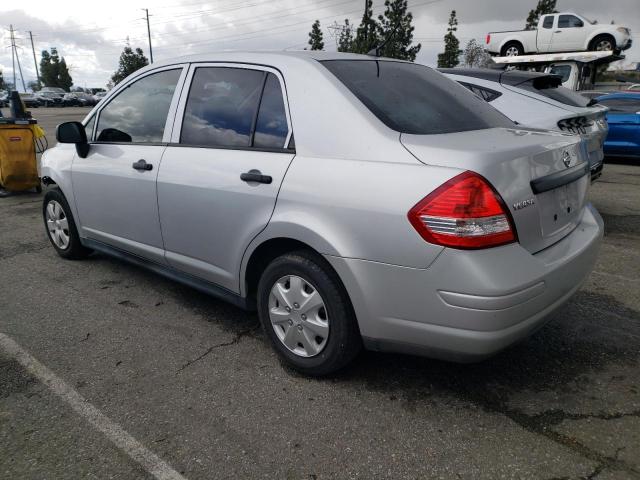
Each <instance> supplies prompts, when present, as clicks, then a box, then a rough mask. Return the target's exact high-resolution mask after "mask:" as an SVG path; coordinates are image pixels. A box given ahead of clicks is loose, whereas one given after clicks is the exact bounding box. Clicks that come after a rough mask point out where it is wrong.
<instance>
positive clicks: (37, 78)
mask: <svg viewBox="0 0 640 480" xmlns="http://www.w3.org/2000/svg"><path fill="white" fill-rule="evenodd" d="M29 39H30V40H31V51H32V52H33V64H34V65H35V67H36V81H37V82H38V88H39V87H40V72H38V60H36V49H35V47H34V46H33V34H32V33H31V31H29Z"/></svg>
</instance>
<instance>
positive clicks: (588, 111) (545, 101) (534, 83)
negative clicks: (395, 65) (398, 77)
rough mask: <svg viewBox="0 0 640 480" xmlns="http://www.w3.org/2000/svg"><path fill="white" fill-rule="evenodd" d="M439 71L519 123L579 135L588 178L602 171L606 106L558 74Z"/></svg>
mask: <svg viewBox="0 0 640 480" xmlns="http://www.w3.org/2000/svg"><path fill="white" fill-rule="evenodd" d="M440 71H441V72H443V73H445V74H446V75H447V76H448V77H449V78H451V79H452V80H455V81H457V82H458V83H460V84H461V85H463V86H465V87H467V88H468V89H469V90H471V91H472V92H474V93H475V94H477V95H478V96H479V97H481V98H483V99H484V100H486V101H487V102H489V103H491V105H492V106H494V107H495V108H497V109H498V110H500V112H502V113H503V114H505V115H506V116H507V117H509V118H510V119H511V120H513V121H514V122H517V123H518V124H520V125H526V126H528V127H535V128H544V129H549V130H559V131H562V132H566V133H572V134H576V135H580V136H581V137H582V138H583V139H584V140H585V143H586V145H587V150H588V152H589V163H590V165H591V176H592V179H593V180H595V179H596V178H597V177H599V176H600V174H601V173H602V166H603V159H604V152H603V144H604V140H605V138H606V137H607V132H608V127H607V122H606V118H605V115H606V108H603V107H602V106H600V105H597V104H594V103H595V102H593V101H590V100H588V99H586V98H585V97H583V96H581V95H579V94H578V93H576V92H573V91H571V90H568V89H566V88H564V87H563V86H562V85H561V79H560V78H559V77H558V76H556V75H549V74H544V73H535V72H524V71H521V70H506V71H505V70H489V69H465V68H456V69H451V68H450V69H441V70H440Z"/></svg>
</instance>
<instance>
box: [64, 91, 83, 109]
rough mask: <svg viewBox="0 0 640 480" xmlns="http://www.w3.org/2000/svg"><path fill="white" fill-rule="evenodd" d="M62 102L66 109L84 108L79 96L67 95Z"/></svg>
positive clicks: (75, 94) (74, 94)
mask: <svg viewBox="0 0 640 480" xmlns="http://www.w3.org/2000/svg"><path fill="white" fill-rule="evenodd" d="M62 101H63V103H64V106H65V107H81V106H83V103H84V102H83V101H81V100H80V98H79V97H78V94H77V93H75V92H73V93H65V94H64V96H63V97H62Z"/></svg>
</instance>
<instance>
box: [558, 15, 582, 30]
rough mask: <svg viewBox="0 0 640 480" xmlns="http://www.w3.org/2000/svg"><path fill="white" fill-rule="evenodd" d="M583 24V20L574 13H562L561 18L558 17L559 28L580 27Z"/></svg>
mask: <svg viewBox="0 0 640 480" xmlns="http://www.w3.org/2000/svg"><path fill="white" fill-rule="evenodd" d="M583 26H584V23H583V22H582V20H580V19H579V18H578V17H576V16H574V15H560V18H558V28H579V27H583Z"/></svg>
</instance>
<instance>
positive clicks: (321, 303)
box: [257, 250, 362, 376]
mask: <svg viewBox="0 0 640 480" xmlns="http://www.w3.org/2000/svg"><path fill="white" fill-rule="evenodd" d="M312 299H313V300H312ZM257 300H258V316H259V318H260V323H261V324H262V328H263V330H264V332H265V335H266V336H267V337H268V338H269V340H270V341H271V344H272V346H273V348H274V349H275V350H276V352H277V353H278V354H279V356H280V357H281V358H282V360H284V362H285V363H286V364H288V365H289V366H291V367H292V368H293V369H295V370H297V371H299V372H301V373H303V374H305V375H311V376H322V375H328V374H331V373H334V372H336V371H338V370H340V369H341V368H343V367H345V366H346V365H347V364H348V363H349V362H351V361H352V360H353V359H354V358H355V357H356V355H357V354H358V353H359V352H360V350H361V348H362V339H361V337H360V331H359V329H358V324H357V321H356V318H355V314H354V312H353V308H352V306H351V302H350V301H349V298H348V295H347V292H346V291H345V289H344V287H343V285H342V283H341V282H340V279H339V278H338V275H337V274H336V273H335V272H334V271H333V269H331V267H330V266H329V265H328V264H327V263H326V261H325V260H324V259H323V258H322V257H321V256H320V255H318V254H315V253H313V252H309V251H305V250H300V251H296V252H292V253H288V254H285V255H282V256H280V257H278V258H276V259H275V260H273V261H272V262H271V263H270V264H269V265H268V266H267V268H266V269H265V271H264V272H263V274H262V276H261V278H260V281H259V283H258V299H257ZM296 300H297V301H296ZM310 304H313V305H315V307H310V306H309V305H310Z"/></svg>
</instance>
